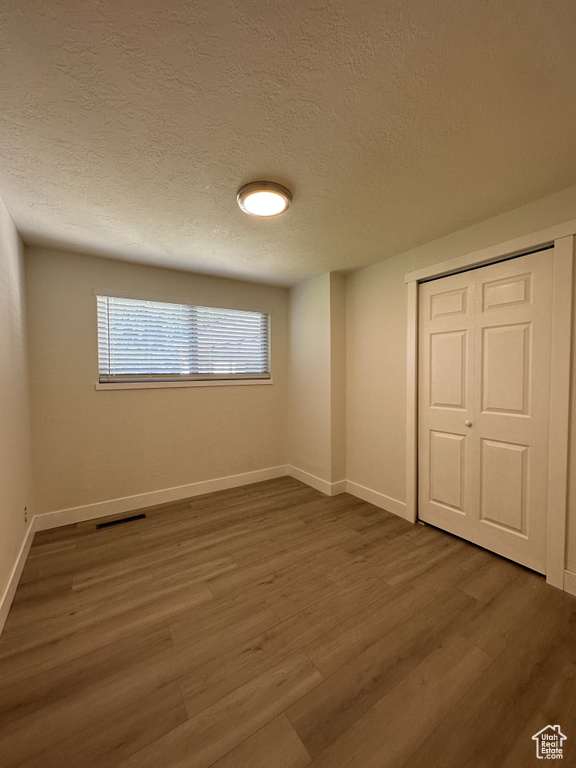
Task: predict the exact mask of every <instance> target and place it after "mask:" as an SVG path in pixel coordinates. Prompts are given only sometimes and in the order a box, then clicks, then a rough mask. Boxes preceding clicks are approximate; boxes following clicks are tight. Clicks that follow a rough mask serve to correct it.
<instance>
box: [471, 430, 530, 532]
mask: <svg viewBox="0 0 576 768" xmlns="http://www.w3.org/2000/svg"><path fill="white" fill-rule="evenodd" d="M528 458H529V448H528V446H527V445H515V444H513V443H504V442H501V441H497V440H482V445H481V450H480V492H481V499H480V519H481V521H482V522H483V523H484V524H486V525H490V526H495V527H499V528H503V529H505V530H506V531H508V532H512V533H515V534H517V535H520V536H524V537H526V533H527V501H528V499H527V496H528V466H529V465H528Z"/></svg>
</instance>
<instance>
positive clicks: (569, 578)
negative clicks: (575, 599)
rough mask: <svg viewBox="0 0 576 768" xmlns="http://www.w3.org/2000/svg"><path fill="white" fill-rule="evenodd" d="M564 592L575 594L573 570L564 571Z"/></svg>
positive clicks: (575, 575)
mask: <svg viewBox="0 0 576 768" xmlns="http://www.w3.org/2000/svg"><path fill="white" fill-rule="evenodd" d="M564 592H568V593H569V594H570V595H576V573H574V572H573V571H564Z"/></svg>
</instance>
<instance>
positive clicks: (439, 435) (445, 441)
mask: <svg viewBox="0 0 576 768" xmlns="http://www.w3.org/2000/svg"><path fill="white" fill-rule="evenodd" d="M465 462H466V445H465V438H464V435H456V434H450V433H447V432H436V431H432V432H430V473H429V477H430V487H429V500H430V501H431V502H433V503H435V504H440V505H442V506H444V507H449V508H450V509H451V510H453V511H455V512H459V513H460V514H464V513H465V509H464V484H465V476H466V473H465Z"/></svg>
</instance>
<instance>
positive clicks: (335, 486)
mask: <svg viewBox="0 0 576 768" xmlns="http://www.w3.org/2000/svg"><path fill="white" fill-rule="evenodd" d="M286 474H287V475H289V476H290V477H293V478H294V479H295V480H300V482H301V483H306V485H309V486H310V487H311V488H315V489H316V490H317V491H320V492H321V493H324V494H326V496H337V495H338V494H339V493H344V492H345V491H346V480H338V481H337V482H335V483H329V482H328V480H322V478H321V477H316V475H311V474H310V472H304V470H303V469H299V468H298V467H293V466H291V465H290V464H288V466H287V467H286Z"/></svg>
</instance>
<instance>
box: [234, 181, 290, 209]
mask: <svg viewBox="0 0 576 768" xmlns="http://www.w3.org/2000/svg"><path fill="white" fill-rule="evenodd" d="M236 200H237V201H238V205H239V206H240V208H241V209H242V210H243V211H244V213H249V214H250V215H251V216H266V217H268V218H269V217H270V216H279V215H280V214H281V213H284V211H285V210H286V209H287V208H288V206H289V205H290V202H291V200H292V194H291V193H290V191H289V190H288V189H286V187H283V186H282V185H281V184H275V183H274V182H273V181H253V182H252V183H251V184H246V185H245V186H243V187H242V189H240V190H239V191H238V194H237V195H236Z"/></svg>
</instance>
